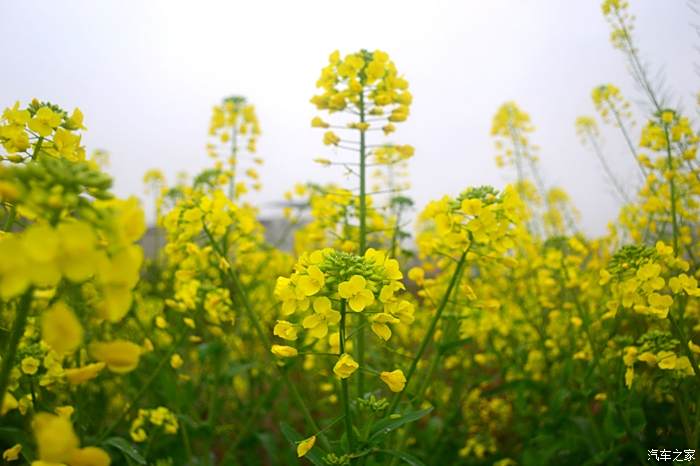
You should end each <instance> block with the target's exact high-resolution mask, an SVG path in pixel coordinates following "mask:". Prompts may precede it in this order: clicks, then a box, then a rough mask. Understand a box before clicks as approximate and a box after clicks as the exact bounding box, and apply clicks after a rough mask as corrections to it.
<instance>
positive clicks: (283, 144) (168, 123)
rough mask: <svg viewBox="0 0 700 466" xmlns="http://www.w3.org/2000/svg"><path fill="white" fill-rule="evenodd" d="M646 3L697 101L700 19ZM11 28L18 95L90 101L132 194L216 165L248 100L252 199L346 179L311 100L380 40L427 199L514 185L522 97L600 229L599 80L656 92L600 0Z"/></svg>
mask: <svg viewBox="0 0 700 466" xmlns="http://www.w3.org/2000/svg"><path fill="white" fill-rule="evenodd" d="M631 3H632V11H633V12H634V13H635V14H636V15H637V30H636V35H637V38H638V42H639V44H640V45H641V49H642V52H643V56H644V57H645V58H646V59H648V60H649V61H650V62H651V63H652V64H653V69H654V70H659V69H661V68H662V69H663V70H664V73H665V77H666V80H667V83H668V85H669V87H670V88H672V89H673V91H674V94H673V97H674V99H676V100H683V101H685V102H687V104H686V108H687V109H690V110H692V112H695V108H693V107H691V105H692V102H693V101H694V100H693V95H694V94H695V93H696V92H697V91H698V90H700V86H698V84H699V83H698V75H697V74H696V73H695V72H694V69H693V66H694V63H696V62H699V61H700V60H699V59H700V56H699V55H698V53H697V52H696V51H695V50H694V48H693V47H694V46H695V45H697V44H698V43H700V40H698V37H697V36H696V34H695V31H694V30H693V29H692V27H691V26H690V23H691V22H700V19H698V18H696V17H694V16H693V15H692V14H691V12H690V10H689V9H688V7H687V6H686V2H685V1H684V0H663V1H662V0H636V1H635V0H632V2H631ZM696 20H697V21H696ZM0 31H2V35H3V37H4V41H3V44H4V45H3V47H2V49H1V50H0V64H1V65H0V105H1V106H3V107H5V106H9V105H11V104H12V103H13V102H14V101H15V100H18V99H19V100H21V101H22V102H23V103H26V102H27V101H28V100H29V99H31V98H32V97H37V98H39V99H42V100H50V101H52V102H55V103H57V104H59V105H61V106H63V107H64V108H68V109H72V108H73V107H75V106H78V107H80V108H81V109H82V110H83V112H84V113H85V123H86V126H87V127H88V129H89V131H88V132H87V133H86V134H85V136H84V142H85V143H86V144H87V147H88V150H89V151H90V150H91V149H96V148H101V149H106V150H108V151H109V152H110V153H111V166H110V169H109V171H110V172H111V173H112V174H113V175H114V176H115V179H116V181H115V188H116V192H117V193H118V194H119V195H128V194H137V195H142V194H143V188H142V184H141V178H142V175H143V173H144V171H146V170H147V169H149V168H153V167H160V168H162V169H163V170H164V172H165V173H166V176H167V177H168V178H169V179H170V180H173V179H174V178H175V174H176V173H177V172H179V171H181V170H187V171H189V172H190V173H194V172H196V171H198V170H199V169H200V168H202V167H204V166H206V165H207V164H208V163H210V160H209V159H208V158H207V157H206V155H205V150H204V147H205V144H206V142H207V129H208V124H209V117H210V112H211V107H212V105H214V104H216V103H218V102H220V100H221V98H222V97H225V96H228V95H231V94H241V95H245V96H247V98H248V99H249V101H251V102H252V103H254V104H255V105H256V107H257V112H258V116H259V118H260V122H261V126H262V130H263V135H262V137H261V139H260V141H259V144H258V152H259V154H260V155H261V156H262V157H264V158H265V160H266V165H265V166H264V167H263V169H262V170H261V174H262V178H263V182H264V184H265V187H264V190H263V192H262V193H261V194H257V195H255V196H254V197H253V198H252V200H255V201H259V202H260V203H262V205H263V206H266V205H267V206H269V205H270V204H271V203H272V202H275V201H277V200H280V199H281V197H282V193H283V192H284V191H286V190H287V189H289V188H290V187H291V186H292V185H293V184H294V183H295V182H297V181H304V180H312V181H324V180H329V179H335V180H341V181H342V179H343V178H342V177H341V176H340V172H341V169H340V168H339V167H334V168H323V167H319V166H318V165H316V164H314V163H313V162H312V159H313V158H314V157H319V156H320V157H327V158H332V157H331V156H332V154H333V152H332V151H331V150H330V149H329V148H327V147H326V146H323V144H322V142H321V137H322V131H320V130H317V129H312V128H311V127H310V125H309V121H310V119H311V118H312V117H313V116H314V115H316V113H315V112H314V109H313V108H312V105H311V104H310V103H309V98H310V97H311V96H312V95H313V94H314V92H315V88H314V86H315V82H316V79H317V77H318V75H319V72H320V69H321V67H322V66H324V65H325V64H326V62H327V56H328V54H329V53H330V52H331V51H333V50H334V49H340V50H341V53H348V52H353V51H356V50H358V49H360V48H367V49H370V50H374V49H377V48H378V49H381V50H384V51H387V52H388V53H389V54H390V56H391V58H392V59H393V60H394V62H395V63H396V65H397V67H398V69H399V72H400V73H403V74H404V75H405V76H406V78H407V79H408V80H409V83H410V88H411V91H412V93H413V95H414V104H413V106H412V108H411V116H410V117H409V120H408V122H406V123H404V124H402V125H400V130H399V131H398V132H397V133H395V135H394V137H393V138H392V140H393V141H394V142H397V143H404V144H412V145H414V146H415V148H416V155H415V157H414V159H413V160H412V161H411V175H412V176H411V180H412V182H413V188H412V190H411V191H410V193H409V194H410V195H411V196H413V197H414V199H416V200H417V202H418V205H419V207H422V206H423V205H424V204H425V203H426V202H427V201H428V200H430V199H433V198H437V197H439V196H441V195H443V194H446V193H450V194H457V193H458V192H459V191H461V190H462V189H464V188H465V187H467V186H469V185H475V184H493V185H495V186H497V187H502V186H503V184H505V183H506V182H507V181H510V180H512V179H513V174H512V173H510V172H507V171H506V172H504V171H501V170H498V169H497V168H496V166H495V162H494V154H495V150H494V148H493V141H492V139H491V137H490V135H489V131H490V126H491V119H492V117H493V115H494V113H495V112H496V109H497V108H498V107H499V106H500V105H501V104H502V103H503V102H505V101H507V100H515V101H516V102H517V103H518V104H519V105H520V106H521V107H522V108H523V109H524V110H526V111H527V112H529V113H530V115H531V117H532V120H533V122H534V123H535V125H536V127H537V133H536V135H535V136H534V137H533V142H535V143H537V144H539V145H540V146H541V148H542V151H541V158H542V170H543V173H544V178H545V182H546V183H547V184H548V185H552V184H557V185H561V186H564V187H565V188H566V189H567V190H568V192H569V193H570V194H571V196H572V197H573V199H574V201H575V203H576V205H577V207H578V208H579V210H580V211H581V213H582V215H583V225H584V227H585V228H586V230H588V231H589V232H592V233H601V232H603V231H604V229H605V225H606V223H607V222H608V221H609V220H610V219H612V218H613V217H614V216H615V215H616V212H617V208H618V205H617V203H616V201H615V198H614V197H613V195H612V190H611V189H610V187H609V186H608V185H607V184H606V183H605V181H604V179H603V173H602V170H601V168H600V167H599V164H598V162H597V160H596V159H595V158H594V156H593V155H592V154H591V153H589V152H588V151H587V150H586V149H585V148H583V147H581V145H580V144H579V142H578V139H577V137H576V134H575V130H574V120H575V118H576V117H577V116H579V115H581V114H593V113H594V109H593V105H592V103H591V100H590V91H591V89H592V88H593V87H594V86H596V85H598V84H601V83H608V82H610V83H614V84H616V85H618V86H620V87H621V88H622V90H623V93H624V94H625V95H626V96H627V97H628V98H629V99H632V100H635V99H639V97H640V95H639V93H637V92H636V89H635V88H634V86H633V84H632V82H631V80H630V79H629V78H628V76H627V74H626V69H625V63H624V60H623V58H622V56H621V55H620V54H619V53H618V52H617V51H615V50H613V49H612V47H611V46H610V45H609V42H608V36H609V30H608V26H607V24H606V22H605V21H604V19H603V17H602V15H601V13H600V2H599V1H597V0H538V1H535V0H488V1H484V0H482V1H475V0H469V1H467V0H464V1H456V0H455V1H438V0H435V1H407V0H404V1H388V0H384V1H376V0H375V1H371V0H354V1H352V2H347V1H334V0H325V1H321V0H319V1H295V2H289V1H283V0H279V1H269V0H258V1H245V2H243V1H227V2H224V1H221V2H207V1H197V2H178V1H136V0H128V1H125V0H122V1H112V2H107V1H98V2H96V1H70V2H45V1H33V0H25V1H15V2H11V1H9V0H5V1H2V2H0ZM693 116H695V114H694V113H693ZM638 130H639V127H637V129H636V131H635V134H638ZM605 136H606V144H605V148H606V150H607V152H608V155H609V160H610V164H611V165H612V166H613V167H614V169H615V170H616V171H617V173H619V175H620V178H622V179H632V177H633V176H634V175H635V172H634V167H633V165H632V162H631V159H630V157H629V154H627V153H625V152H624V147H623V146H622V144H621V141H620V140H619V137H618V135H617V133H616V132H614V131H610V132H606V133H605ZM350 183H355V180H352V179H349V180H347V184H350Z"/></svg>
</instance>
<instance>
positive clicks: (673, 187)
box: [664, 123, 678, 256]
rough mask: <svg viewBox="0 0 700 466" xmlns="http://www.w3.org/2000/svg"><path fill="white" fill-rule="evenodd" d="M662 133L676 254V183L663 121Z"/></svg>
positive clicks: (666, 126) (665, 125)
mask: <svg viewBox="0 0 700 466" xmlns="http://www.w3.org/2000/svg"><path fill="white" fill-rule="evenodd" d="M664 135H665V137H666V169H667V170H668V171H669V177H668V184H669V188H670V190H671V219H672V222H673V254H674V255H676V256H677V255H678V218H677V215H676V184H675V182H674V179H673V178H674V176H673V156H672V155H671V141H670V138H669V136H668V125H667V124H665V123H664Z"/></svg>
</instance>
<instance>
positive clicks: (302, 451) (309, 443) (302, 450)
mask: <svg viewBox="0 0 700 466" xmlns="http://www.w3.org/2000/svg"><path fill="white" fill-rule="evenodd" d="M315 443H316V436H315V435H312V436H311V437H309V438H307V439H305V440H302V441H301V442H299V444H298V445H297V457H298V458H301V457H302V456H304V455H306V454H307V453H308V452H309V450H311V449H312V448H313V446H314V444H315Z"/></svg>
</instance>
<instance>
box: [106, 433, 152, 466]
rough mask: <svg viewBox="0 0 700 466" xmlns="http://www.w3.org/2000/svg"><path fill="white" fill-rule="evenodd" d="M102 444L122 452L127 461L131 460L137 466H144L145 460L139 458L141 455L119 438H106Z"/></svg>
mask: <svg viewBox="0 0 700 466" xmlns="http://www.w3.org/2000/svg"><path fill="white" fill-rule="evenodd" d="M104 444H105V445H107V446H110V447H113V448H116V449H117V450H119V451H120V452H122V453H123V454H124V456H125V457H126V458H127V460H129V459H131V460H133V461H135V462H136V463H138V464H146V459H145V458H144V457H143V456H141V453H140V452H139V451H138V450H137V449H136V448H135V447H134V446H133V445H132V444H131V443H129V442H127V441H126V440H124V439H123V438H121V437H111V438H108V439H107V440H105V441H104Z"/></svg>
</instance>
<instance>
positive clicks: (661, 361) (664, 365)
mask: <svg viewBox="0 0 700 466" xmlns="http://www.w3.org/2000/svg"><path fill="white" fill-rule="evenodd" d="M656 360H657V361H658V365H659V369H667V370H668V369H675V368H676V360H677V356H676V354H675V353H674V352H673V351H659V353H657V355H656Z"/></svg>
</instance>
